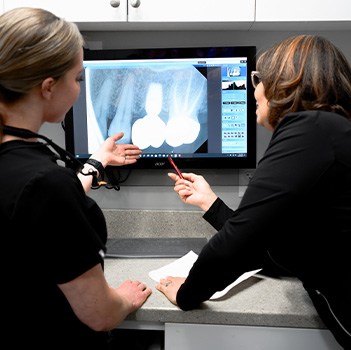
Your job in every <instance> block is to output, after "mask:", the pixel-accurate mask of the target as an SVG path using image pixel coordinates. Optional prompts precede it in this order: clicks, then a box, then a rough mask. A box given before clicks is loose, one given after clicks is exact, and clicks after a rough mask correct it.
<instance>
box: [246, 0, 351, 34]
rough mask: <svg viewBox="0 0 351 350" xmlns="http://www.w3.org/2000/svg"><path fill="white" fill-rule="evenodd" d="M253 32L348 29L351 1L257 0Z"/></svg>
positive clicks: (350, 24)
mask: <svg viewBox="0 0 351 350" xmlns="http://www.w3.org/2000/svg"><path fill="white" fill-rule="evenodd" d="M279 23H280V25H279ZM253 29H282V30H292V29H293V30H294V29H296V30H308V29H311V30H313V29H318V30H330V29H331V30H333V29H341V30H342V29H346V30H351V1H350V0H307V1H306V0H293V1H284V5H282V1H281V0H256V18H255V24H254V26H253Z"/></svg>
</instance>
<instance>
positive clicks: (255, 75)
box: [251, 70, 261, 89]
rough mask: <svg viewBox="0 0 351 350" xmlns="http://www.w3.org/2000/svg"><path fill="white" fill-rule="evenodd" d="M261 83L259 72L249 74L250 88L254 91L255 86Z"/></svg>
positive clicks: (254, 71)
mask: <svg viewBox="0 0 351 350" xmlns="http://www.w3.org/2000/svg"><path fill="white" fill-rule="evenodd" d="M260 82H261V74H260V72H258V71H256V70H253V71H252V72H251V83H252V86H253V87H254V88H255V89H256V88H257V85H258V84H259V83H260Z"/></svg>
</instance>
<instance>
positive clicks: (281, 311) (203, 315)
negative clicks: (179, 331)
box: [105, 258, 325, 328]
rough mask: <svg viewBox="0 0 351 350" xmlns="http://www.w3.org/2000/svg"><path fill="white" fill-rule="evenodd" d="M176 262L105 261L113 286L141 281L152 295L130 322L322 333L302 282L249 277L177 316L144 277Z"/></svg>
mask: <svg viewBox="0 0 351 350" xmlns="http://www.w3.org/2000/svg"><path fill="white" fill-rule="evenodd" d="M174 260H175V259H160V258H157V259H152V258H151V259H149V258H145V259H140V258H139V259H106V260H105V273H106V278H107V280H108V282H109V283H110V285H111V286H118V285H119V284H120V283H122V282H123V281H124V280H125V279H132V280H134V279H137V280H140V281H143V282H145V283H146V284H147V285H148V286H149V287H151V288H152V290H153V292H152V294H151V296H150V297H149V299H148V300H147V301H146V303H145V304H144V305H143V306H142V308H141V309H139V310H138V311H137V312H135V313H133V314H131V315H129V317H128V318H127V319H128V320H133V321H142V322H160V323H167V322H172V323H173V322H176V323H177V322H181V323H201V324H226V325H246V326H271V327H294V328H325V327H324V325H323V323H322V322H321V320H320V319H319V317H318V315H317V313H316V311H315V309H314V307H313V305H312V303H311V301H310V299H309V297H308V295H307V293H306V292H305V290H304V289H303V287H302V285H301V283H300V282H299V281H297V280H295V279H286V280H276V279H271V278H267V279H261V278H257V277H251V278H249V279H248V280H246V281H244V282H242V283H241V284H239V285H237V286H236V287H234V288H233V289H232V290H231V291H229V292H228V294H227V295H226V296H225V297H223V299H221V300H220V299H218V300H214V301H207V302H205V303H203V305H202V307H201V309H199V310H193V311H187V312H184V311H181V310H180V309H179V308H178V307H176V306H174V305H173V304H171V303H170V302H169V301H168V300H167V299H166V298H165V297H164V296H163V294H161V293H160V292H159V291H158V290H156V288H155V285H156V282H155V281H154V280H152V279H151V278H150V277H149V276H148V272H149V271H151V270H154V269H157V268H159V267H162V266H164V265H166V264H168V263H170V262H172V261H174Z"/></svg>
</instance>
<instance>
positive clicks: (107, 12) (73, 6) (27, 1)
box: [3, 0, 127, 23]
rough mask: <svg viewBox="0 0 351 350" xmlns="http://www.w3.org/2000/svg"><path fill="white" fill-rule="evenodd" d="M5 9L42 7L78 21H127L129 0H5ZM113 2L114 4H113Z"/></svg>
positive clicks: (69, 19) (70, 19)
mask: <svg viewBox="0 0 351 350" xmlns="http://www.w3.org/2000/svg"><path fill="white" fill-rule="evenodd" d="M3 1H4V10H5V11H7V10H10V9H13V8H15V7H20V6H29V7H41V8H44V9H46V10H49V11H52V12H53V13H54V14H55V15H57V16H59V17H64V18H65V19H67V20H68V21H72V22H77V23H101V22H106V23H110V22H119V21H122V22H126V21H127V0H115V1H110V0H71V1H68V0H63V1H58V0H3ZM111 3H112V4H113V6H112V5H111Z"/></svg>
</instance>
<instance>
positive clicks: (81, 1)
mask: <svg viewBox="0 0 351 350" xmlns="http://www.w3.org/2000/svg"><path fill="white" fill-rule="evenodd" d="M19 6H31V7H42V8H45V9H48V10H50V11H52V12H53V13H55V14H56V15H58V16H60V17H64V18H66V19H67V20H69V21H73V22H76V23H77V24H78V25H79V27H80V28H81V29H82V30H104V29H106V30H109V29H125V30H133V29H148V30H152V29H182V30H184V29H194V26H195V27H197V28H198V29H213V28H216V27H218V28H222V29H223V28H225V26H228V28H230V29H243V30H248V29H249V28H250V26H251V25H252V23H253V20H254V15H255V0H245V1H242V0H216V1H213V0H191V1H189V0H71V1H69V2H68V0H64V1H58V0H4V9H5V11H6V10H9V9H11V8H14V7H19ZM204 23H206V24H204Z"/></svg>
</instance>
